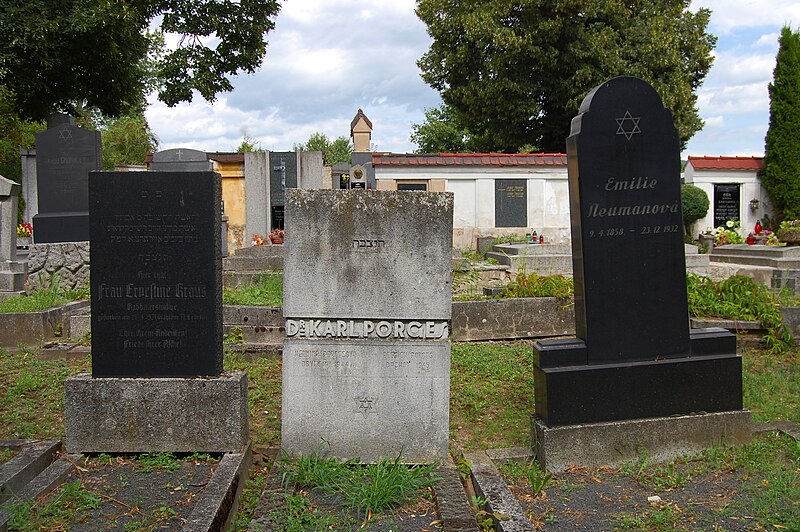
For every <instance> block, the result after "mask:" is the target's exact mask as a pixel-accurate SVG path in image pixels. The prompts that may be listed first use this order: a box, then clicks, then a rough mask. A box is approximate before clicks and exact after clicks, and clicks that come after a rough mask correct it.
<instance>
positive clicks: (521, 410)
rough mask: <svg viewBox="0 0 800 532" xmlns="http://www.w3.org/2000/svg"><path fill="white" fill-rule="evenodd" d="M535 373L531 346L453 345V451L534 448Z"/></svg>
mask: <svg viewBox="0 0 800 532" xmlns="http://www.w3.org/2000/svg"><path fill="white" fill-rule="evenodd" d="M532 367H533V348H532V347H531V345H530V343H528V342H512V343H501V342H493V343H453V346H452V352H451V356H450V368H451V369H450V440H451V442H452V443H451V445H453V446H455V447H456V448H458V449H460V450H474V449H491V448H501V447H517V446H526V445H530V415H531V413H532V412H533V371H532Z"/></svg>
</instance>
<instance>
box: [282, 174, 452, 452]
mask: <svg viewBox="0 0 800 532" xmlns="http://www.w3.org/2000/svg"><path fill="white" fill-rule="evenodd" d="M452 214H453V198H452V195H451V194H448V193H416V192H383V191H381V192H377V191H344V190H341V191H338V190H337V191H321V190H314V191H312V190H300V189H291V190H289V189H287V191H286V221H287V227H288V228H289V229H288V233H287V239H286V243H285V244H284V246H285V247H286V257H285V265H284V307H283V311H284V317H285V318H286V336H287V339H286V341H285V344H284V349H283V398H282V417H281V447H282V448H283V449H284V450H285V451H287V452H288V453H290V454H292V455H309V454H312V453H318V454H324V455H325V456H332V457H336V458H340V459H360V460H362V461H363V462H374V461H377V460H379V459H380V458H384V457H397V456H401V459H402V460H403V461H405V462H417V463H422V462H435V461H439V460H443V459H445V458H446V457H447V448H448V433H449V426H448V425H449V395H450V394H449V390H450V342H449V340H448V332H449V319H450V304H451V299H452V295H451V294H452V289H451V278H450V271H451V269H450V255H451V247H452V227H451V226H452ZM320 235H325V238H320Z"/></svg>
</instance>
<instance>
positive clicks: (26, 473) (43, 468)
mask: <svg viewBox="0 0 800 532" xmlns="http://www.w3.org/2000/svg"><path fill="white" fill-rule="evenodd" d="M16 442H19V443H16ZM16 442H15V441H14V440H12V441H0V447H6V448H9V447H10V448H18V447H22V446H29V445H35V446H36V447H35V448H34V449H29V450H26V451H23V452H22V453H21V454H19V455H17V456H16V457H15V458H14V459H12V460H10V461H9V462H6V463H5V464H3V466H9V465H11V466H12V467H11V468H9V469H13V471H8V472H6V471H2V473H3V476H2V477H1V478H0V482H1V483H2V484H1V485H2V488H3V493H4V495H8V496H7V497H4V500H3V503H2V504H7V503H10V502H12V499H13V502H19V503H24V502H27V501H30V500H33V499H36V498H37V497H40V496H42V495H46V494H47V493H50V491H52V490H53V489H54V488H56V487H57V486H59V485H60V484H61V483H62V482H64V479H66V478H67V475H69V472H70V471H71V470H72V467H73V464H72V463H71V462H70V461H69V460H66V459H64V458H60V459H58V460H55V461H53V460H54V458H55V456H56V454H55V453H56V452H57V451H58V450H60V449H61V442H60V441H45V442H37V441H36V440H16ZM31 455H33V456H31ZM20 457H24V458H23V460H21V461H20V462H18V463H17V464H16V465H15V464H12V462H14V460H15V459H16V458H20ZM23 462H25V463H24V464H23ZM0 469H3V468H0ZM7 473H10V474H9V475H8V477H7V476H6V474H7ZM31 473H33V476H32V477H31ZM12 477H13V484H14V485H18V482H22V481H23V480H24V483H23V484H22V486H21V487H19V488H18V489H16V490H13V491H12V490H11V489H8V491H9V492H10V493H6V488H9V484H11V483H12V482H6V480H8V479H11V478H12ZM10 520H11V510H10V509H3V508H0V532H6V530H8V522H9V521H10Z"/></svg>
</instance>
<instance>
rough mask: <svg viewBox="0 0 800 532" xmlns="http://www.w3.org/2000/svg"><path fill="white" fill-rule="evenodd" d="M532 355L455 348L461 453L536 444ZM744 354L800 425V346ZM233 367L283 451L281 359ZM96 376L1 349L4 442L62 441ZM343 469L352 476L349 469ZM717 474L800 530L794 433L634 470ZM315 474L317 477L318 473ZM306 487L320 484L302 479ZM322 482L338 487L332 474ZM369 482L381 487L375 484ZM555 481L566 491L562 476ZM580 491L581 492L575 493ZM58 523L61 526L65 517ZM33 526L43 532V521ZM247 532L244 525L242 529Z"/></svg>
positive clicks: (779, 406)
mask: <svg viewBox="0 0 800 532" xmlns="http://www.w3.org/2000/svg"><path fill="white" fill-rule="evenodd" d="M532 354H533V353H532V347H531V345H530V342H522V341H519V342H492V343H454V344H453V346H452V355H451V399H450V438H451V440H450V442H451V451H452V452H453V453H454V454H458V452H459V451H462V450H474V449H485V448H501V447H515V446H528V445H530V414H531V412H533V410H534V405H533V376H532ZM741 354H742V357H743V364H744V366H743V381H744V403H745V406H746V407H747V408H749V409H750V410H751V411H752V412H753V419H754V421H756V422H764V421H774V420H788V421H793V422H796V423H800V357H799V356H798V351H797V350H796V349H795V350H793V351H790V352H788V353H784V354H782V355H775V354H772V353H770V352H768V351H766V350H760V349H756V348H750V349H746V350H742V351H741ZM225 369H226V370H242V371H247V372H248V378H249V408H250V430H251V440H252V441H253V443H254V444H255V445H259V446H278V445H279V444H280V404H281V363H280V360H278V359H275V358H259V359H255V360H252V361H249V360H246V359H244V358H243V357H242V356H241V355H239V354H235V353H231V352H228V353H226V355H225ZM89 370H90V358H89V357H86V358H83V359H77V360H53V361H45V360H40V359H39V358H38V357H37V356H36V355H35V353H33V352H22V353H9V352H6V351H0V439H14V438H54V439H59V438H63V437H64V428H63V381H64V379H65V378H66V377H67V376H69V375H72V374H76V373H80V372H86V371H89ZM195 458H197V459H200V458H201V457H199V456H198V457H195ZM154 462H155V463H169V460H167V459H166V458H165V457H160V458H158V459H157V460H154ZM522 465H523V466H525V464H522ZM342 469H343V471H347V470H349V469H350V468H349V467H344V468H342ZM714 471H718V472H730V471H736V472H737V474H738V475H741V478H742V488H741V492H742V494H743V497H742V498H741V500H734V501H732V502H731V503H730V504H729V505H728V506H726V507H725V508H723V509H722V510H720V511H721V512H730V513H732V514H735V515H750V516H753V517H754V518H755V519H757V520H758V523H760V524H761V526H763V527H767V528H772V527H773V525H775V524H777V525H779V526H785V527H788V529H793V528H792V527H794V529H798V530H800V508H799V507H798V503H797V501H800V491H799V490H800V444H798V442H796V441H795V440H792V439H791V438H788V437H785V436H780V435H777V434H772V435H770V436H768V437H766V438H757V439H755V440H754V441H753V442H752V443H750V444H748V445H746V446H743V447H740V448H727V447H720V448H716V449H711V450H708V451H706V452H705V453H703V454H702V455H701V456H697V457H687V458H682V459H679V460H676V461H674V462H672V463H671V464H670V463H668V464H660V465H656V464H652V463H650V462H649V461H648V460H647V459H646V457H642V459H640V460H639V461H638V462H635V463H633V464H630V465H629V466H628V469H627V470H626V474H629V475H632V476H635V477H636V479H637V480H638V481H640V482H642V483H644V484H646V485H648V486H651V487H652V488H653V490H670V489H679V487H680V486H682V485H685V484H686V483H689V482H691V481H692V480H693V479H694V478H697V476H699V475H702V474H706V473H709V472H714ZM315 474H316V473H315ZM343 474H344V473H343ZM304 475H305V473H304ZM309 475H310V476H309V478H312V477H311V473H309ZM318 476H319V475H318ZM519 478H520V479H521V481H522V482H526V483H531V482H534V483H535V482H540V483H541V482H542V481H541V477H538V478H539V480H538V481H537V480H536V478H534V480H533V481H531V480H530V478H528V472H525V471H521V472H520V473H519ZM264 480H265V472H262V473H261V474H260V476H254V481H253V482H251V483H249V484H248V486H250V487H248V489H249V490H251V491H250V494H249V497H250V499H252V501H256V500H257V496H258V494H259V493H260V490H261V488H262V487H263V482H264ZM306 481H308V482H311V480H303V482H306ZM322 482H326V483H328V484H329V485H331V484H333V481H332V480H330V479H327V480H325V478H324V476H323V477H322ZM362 482H363V483H367V482H373V481H372V480H368V479H366V480H362ZM374 482H375V484H376V485H377V486H378V491H384V490H383V488H381V487H380V486H381V482H383V481H379V480H376V481H374ZM555 484H556V486H557V487H558V486H559V484H558V481H557V480H556V481H555ZM532 485H533V484H532ZM580 488H581V487H580V486H574V489H580ZM562 489H565V490H570V489H573V487H566V486H562ZM423 491H424V490H423ZM744 495H746V497H745V496H744ZM70 496H71V497H72V496H74V497H75V499H74V500H72V501H70V500H65V502H64V504H63V506H64V507H67V508H73V511H74V512H78V513H79V511H78V510H77V509H78V508H79V507H82V504H83V503H82V502H81V501H79V500H77V499H78V498H80V495H75V494H73V495H70ZM247 496H248V495H245V497H247ZM349 500H350V501H352V502H349V503H348V504H355V506H354V508H357V510H354V511H356V513H359V512H360V514H361V515H365V513H368V512H369V511H370V510H371V509H372V508H373V507H378V503H377V502H375V501H374V500H373V499H371V498H370V496H368V495H365V494H364V493H357V492H356V493H354V495H352V496H351V497H350V499H349ZM288 502H289V504H290V507H291V512H290V514H289V515H286V516H284V517H282V518H285V519H286V520H287V522H291V523H293V524H292V525H291V526H294V524H296V523H301V522H304V520H311V521H314V522H315V523H316V524H319V525H320V526H321V527H322V528H326V526H323V525H324V523H326V522H327V521H328V520H329V519H330V518H329V517H326V516H325V515H323V514H320V513H318V512H316V510H315V509H314V507H313V505H309V503H308V501H303V500H301V499H300V498H297V497H293V498H291V499H290V500H288ZM254 505H255V504H253V505H252V506H254ZM48 511H51V510H48ZM80 511H82V510H80ZM250 511H252V509H251V510H250ZM670 512H671V510H670V509H669V508H666V509H665V508H651V509H649V510H648V512H647V513H646V514H636V515H620V516H618V519H617V520H616V521H615V523H616V525H617V526H618V527H619V528H624V527H626V526H627V527H634V524H635V523H637V522H641V523H644V524H643V525H642V526H643V527H645V528H649V529H654V530H658V529H669V526H670V525H669V523H670V522H671V521H670V519H671V518H672V516H671V515H670ZM56 513H57V512H56ZM37 515H38V511H37ZM37 519H38V517H37ZM54 519H56V521H54V522H57V519H58V517H57V516H56V517H54ZM33 523H34V525H32V527H33V529H35V528H37V527H38V525H36V524H35V523H36V522H35V521H33ZM336 523H337V525H336V526H345V527H351V525H353V523H346V524H342V521H341V520H339V521H336ZM26 526H27V525H26ZM298 526H299V525H298ZM314 526H316V525H314ZM354 526H357V523H356V524H355V525H354ZM243 527H244V525H242V527H240V528H239V529H240V530H243V529H244V528H243ZM640 528H641V527H640ZM295 529H298V528H295ZM299 529H303V528H302V527H301V528H299ZM311 529H313V527H312V528H311Z"/></svg>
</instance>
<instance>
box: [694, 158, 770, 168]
mask: <svg viewBox="0 0 800 532" xmlns="http://www.w3.org/2000/svg"><path fill="white" fill-rule="evenodd" d="M689 163H690V164H691V165H692V166H693V167H694V169H695V170H761V169H762V168H764V158H763V157H726V156H719V157H710V156H703V157H697V156H694V155H690V156H689Z"/></svg>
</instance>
